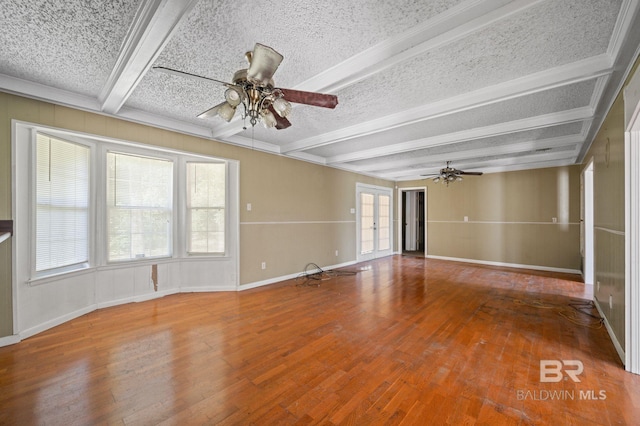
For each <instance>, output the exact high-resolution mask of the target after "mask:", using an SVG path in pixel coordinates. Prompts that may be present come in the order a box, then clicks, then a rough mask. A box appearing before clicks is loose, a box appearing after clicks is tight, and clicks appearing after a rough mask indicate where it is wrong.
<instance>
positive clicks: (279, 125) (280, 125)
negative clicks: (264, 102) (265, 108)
mask: <svg viewBox="0 0 640 426" xmlns="http://www.w3.org/2000/svg"><path fill="white" fill-rule="evenodd" d="M269 111H271V113H272V114H273V116H274V117H275V118H276V129H278V130H282V129H286V128H287V127H289V126H291V122H290V121H289V120H287V118H286V117H280V114H278V113H277V112H276V110H275V109H274V108H273V105H269Z"/></svg>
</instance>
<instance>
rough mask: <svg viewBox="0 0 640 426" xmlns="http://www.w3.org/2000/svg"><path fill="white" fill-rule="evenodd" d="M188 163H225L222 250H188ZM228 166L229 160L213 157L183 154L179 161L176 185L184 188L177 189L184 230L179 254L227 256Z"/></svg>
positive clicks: (229, 242) (228, 217)
mask: <svg viewBox="0 0 640 426" xmlns="http://www.w3.org/2000/svg"><path fill="white" fill-rule="evenodd" d="M188 163H212V164H224V165H225V177H224V178H225V193H224V198H225V199H224V212H225V214H224V229H225V231H224V252H216V253H213V252H210V253H200V252H189V249H188V246H189V243H188V241H187V239H188V238H189V235H188V232H187V231H188V230H189V223H187V217H188V214H187V164H188ZM230 178H231V176H230V167H229V162H228V161H226V160H221V159H213V158H201V157H194V156H188V157H187V156H184V157H183V158H181V161H180V172H179V178H178V186H179V187H180V188H184V190H183V191H179V193H178V195H179V197H180V200H179V201H180V205H181V211H180V213H181V214H180V219H181V220H180V224H179V225H180V229H183V230H184V238H180V242H179V244H178V245H179V247H180V248H179V250H180V253H181V254H184V255H185V256H186V257H203V256H208V257H223V258H224V257H228V256H229V247H230V245H231V240H230V238H231V219H230V216H229V212H230V203H231V196H230V192H231V191H230Z"/></svg>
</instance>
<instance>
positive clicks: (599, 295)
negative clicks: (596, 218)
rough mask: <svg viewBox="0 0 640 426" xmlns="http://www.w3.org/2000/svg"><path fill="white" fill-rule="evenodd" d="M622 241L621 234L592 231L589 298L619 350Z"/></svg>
mask: <svg viewBox="0 0 640 426" xmlns="http://www.w3.org/2000/svg"><path fill="white" fill-rule="evenodd" d="M624 238H625V237H624V234H623V233H618V232H612V231H610V230H606V229H598V228H596V229H595V233H594V240H595V253H594V257H595V261H596V263H595V278H594V289H593V296H594V298H595V299H596V300H597V302H598V305H599V306H600V309H601V310H602V313H603V314H604V316H605V317H606V318H607V321H608V322H609V326H610V327H611V329H612V330H613V331H614V334H615V336H616V339H617V340H618V343H620V346H621V347H622V348H624V347H625V333H624V330H625V322H624V320H625V290H624ZM610 299H611V300H610ZM610 303H611V305H610Z"/></svg>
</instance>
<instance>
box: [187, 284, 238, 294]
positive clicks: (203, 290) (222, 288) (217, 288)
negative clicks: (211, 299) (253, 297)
mask: <svg viewBox="0 0 640 426" xmlns="http://www.w3.org/2000/svg"><path fill="white" fill-rule="evenodd" d="M219 291H238V287H236V286H235V285H225V286H207V287H180V291H179V293H215V292H219Z"/></svg>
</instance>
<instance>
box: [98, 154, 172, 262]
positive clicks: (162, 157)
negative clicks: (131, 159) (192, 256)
mask: <svg viewBox="0 0 640 426" xmlns="http://www.w3.org/2000/svg"><path fill="white" fill-rule="evenodd" d="M109 153H113V154H122V155H131V156H135V157H144V158H150V159H155V160H160V161H169V162H171V163H172V177H171V179H172V188H171V190H172V202H171V219H170V221H171V224H170V228H171V232H170V234H169V253H168V254H166V255H160V256H149V257H141V258H132V259H116V260H111V259H109V249H108V245H109V229H108V228H109V227H108V209H109V206H108V205H107V161H106V159H107V154H109ZM100 161H101V163H102V164H101V171H102V173H103V175H102V179H101V180H100V182H101V184H100V187H101V189H102V193H101V194H100V200H101V203H102V207H101V208H100V212H101V213H102V214H103V215H104V220H102V224H103V231H104V236H105V238H104V239H102V240H101V241H103V244H101V246H102V247H101V248H102V249H103V250H104V263H105V264H120V263H130V262H140V261H144V260H158V259H170V258H173V257H174V253H176V247H175V240H176V238H175V235H176V233H177V232H178V228H177V227H176V216H177V214H178V213H179V203H178V200H177V198H178V197H177V192H176V191H177V190H178V188H177V182H176V181H177V179H176V173H179V170H178V166H177V163H178V161H179V157H176V156H167V155H162V154H156V153H155V152H153V151H147V150H144V149H138V148H132V147H128V148H123V147H119V146H113V145H111V144H105V146H103V147H102V149H101V153H100Z"/></svg>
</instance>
